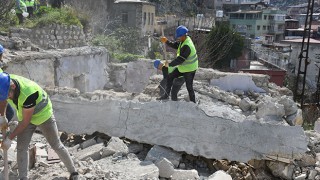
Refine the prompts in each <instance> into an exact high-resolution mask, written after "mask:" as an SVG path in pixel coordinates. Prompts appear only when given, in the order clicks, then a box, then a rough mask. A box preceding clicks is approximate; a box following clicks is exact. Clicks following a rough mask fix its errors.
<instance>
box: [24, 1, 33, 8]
mask: <svg viewBox="0 0 320 180" xmlns="http://www.w3.org/2000/svg"><path fill="white" fill-rule="evenodd" d="M25 3H26V6H27V7H33V6H34V0H30V1H29V0H26V1H25Z"/></svg>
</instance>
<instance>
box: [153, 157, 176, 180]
mask: <svg viewBox="0 0 320 180" xmlns="http://www.w3.org/2000/svg"><path fill="white" fill-rule="evenodd" d="M155 165H156V166H157V167H158V168H159V176H160V177H164V178H170V176H171V175H173V173H174V166H173V164H172V163H171V162H170V161H169V160H168V159H166V158H162V159H161V160H159V161H157V162H156V163H155Z"/></svg>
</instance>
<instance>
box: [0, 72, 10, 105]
mask: <svg viewBox="0 0 320 180" xmlns="http://www.w3.org/2000/svg"><path fill="white" fill-rule="evenodd" d="M9 89H10V76H9V74H8V73H5V72H2V73H0V101H4V100H6V99H7V98H8V95H9Z"/></svg>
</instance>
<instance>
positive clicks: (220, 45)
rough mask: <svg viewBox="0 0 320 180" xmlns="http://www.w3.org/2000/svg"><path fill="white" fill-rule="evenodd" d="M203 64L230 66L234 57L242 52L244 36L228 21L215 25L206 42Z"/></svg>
mask: <svg viewBox="0 0 320 180" xmlns="http://www.w3.org/2000/svg"><path fill="white" fill-rule="evenodd" d="M204 45H205V49H206V51H205V52H206V53H205V56H204V58H203V65H204V66H205V67H210V68H217V69H221V68H229V67H230V62H231V60H232V59H236V58H238V57H239V56H241V54H242V50H243V48H244V38H243V37H242V36H241V35H240V34H239V33H237V32H236V31H235V30H233V29H232V28H230V27H229V25H228V24H226V23H219V24H217V26H215V27H213V28H212V29H211V31H210V33H209V34H208V35H207V37H206V41H205V43H204Z"/></svg>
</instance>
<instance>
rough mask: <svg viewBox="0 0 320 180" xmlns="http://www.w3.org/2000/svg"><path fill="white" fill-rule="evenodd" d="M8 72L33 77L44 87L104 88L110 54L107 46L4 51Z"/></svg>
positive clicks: (106, 80)
mask: <svg viewBox="0 0 320 180" xmlns="http://www.w3.org/2000/svg"><path fill="white" fill-rule="evenodd" d="M4 57H5V58H4V61H5V62H6V66H7V67H6V68H5V71H6V72H9V73H14V74H17V75H21V76H24V77H27V78H30V79H32V80H34V81H36V82H38V83H39V84H41V85H42V86H51V87H54V86H60V87H72V88H78V89H79V90H80V91H81V92H87V91H94V90H97V89H103V88H104V87H105V86H106V85H108V83H109V82H110V80H109V75H108V63H109V56H108V53H107V51H106V49H105V48H97V47H81V48H71V49H65V50H51V51H41V52H30V51H27V52H24V51H20V52H19V53H17V54H15V55H10V54H9V53H5V55H4Z"/></svg>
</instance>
